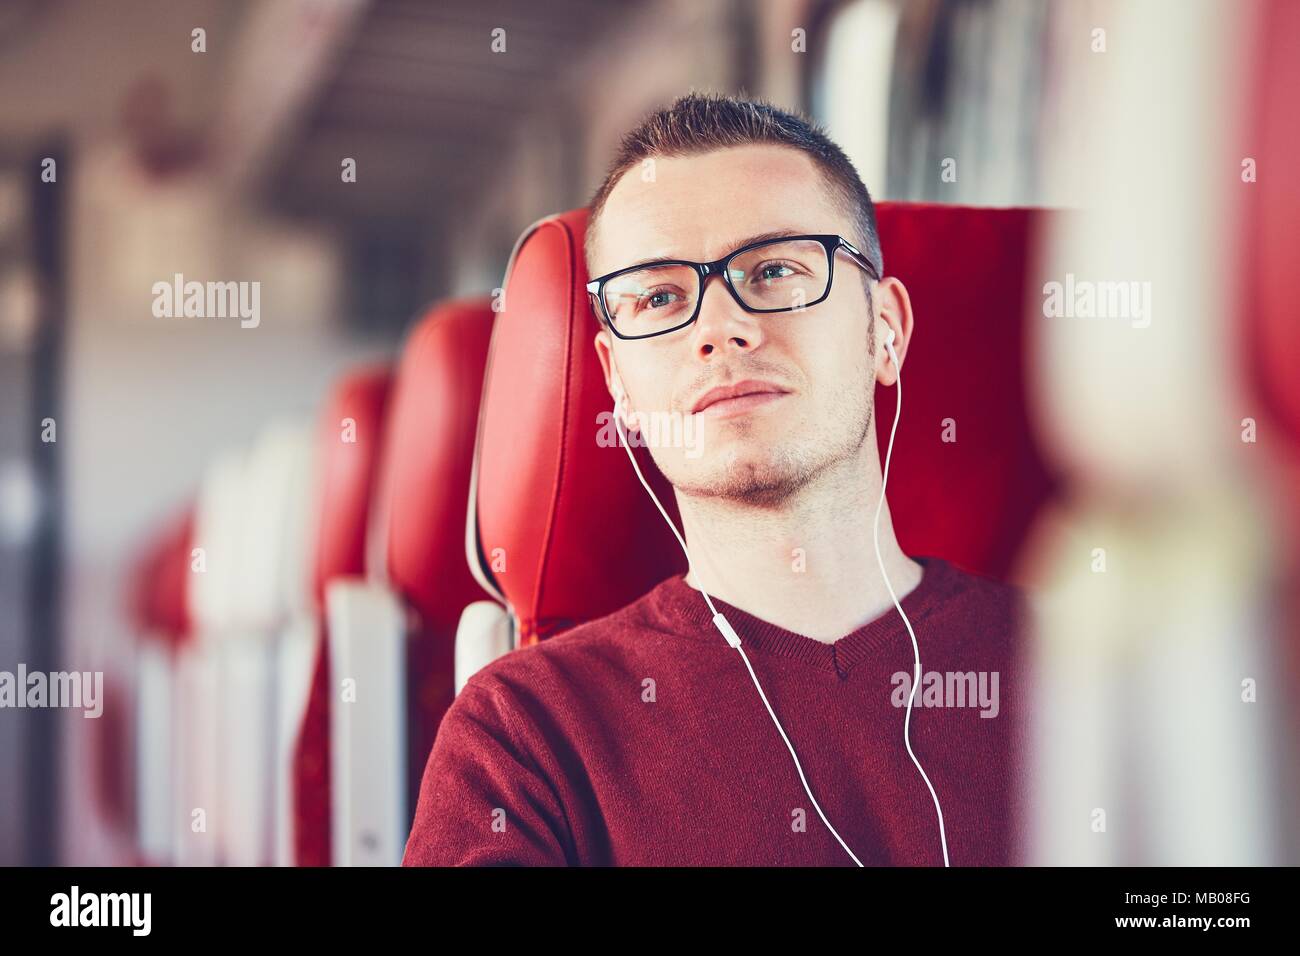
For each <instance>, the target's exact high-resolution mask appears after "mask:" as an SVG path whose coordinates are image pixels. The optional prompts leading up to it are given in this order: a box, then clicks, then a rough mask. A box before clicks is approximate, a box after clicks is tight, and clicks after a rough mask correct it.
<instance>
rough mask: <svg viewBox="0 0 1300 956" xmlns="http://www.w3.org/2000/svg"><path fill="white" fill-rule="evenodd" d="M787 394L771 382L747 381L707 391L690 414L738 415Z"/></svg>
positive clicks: (711, 415)
mask: <svg viewBox="0 0 1300 956" xmlns="http://www.w3.org/2000/svg"><path fill="white" fill-rule="evenodd" d="M787 394H789V393H788V391H787V390H786V389H784V388H782V387H781V386H779V385H777V384H775V383H773V382H763V381H759V380H757V379H747V380H746V381H743V382H737V383H736V384H734V385H723V386H719V387H718V388H711V389H709V390H708V391H707V392H705V393H704V394H703V395H701V396H700V397H699V398H698V399H697V400H696V402H695V404H694V405H693V406H692V407H691V414H693V415H699V414H700V413H701V412H706V413H707V414H708V415H709V416H710V417H727V416H730V415H739V414H743V413H744V412H747V411H749V410H750V409H752V408H757V407H758V406H759V405H766V404H767V403H768V402H772V401H775V400H776V399H778V398H780V397H781V396H782V395H787Z"/></svg>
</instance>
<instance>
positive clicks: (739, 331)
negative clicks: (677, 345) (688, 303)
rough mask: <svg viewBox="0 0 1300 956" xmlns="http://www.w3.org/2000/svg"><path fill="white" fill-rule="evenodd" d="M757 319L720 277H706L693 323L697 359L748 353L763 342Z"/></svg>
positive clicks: (716, 275) (715, 275) (718, 275)
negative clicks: (726, 353)
mask: <svg viewBox="0 0 1300 956" xmlns="http://www.w3.org/2000/svg"><path fill="white" fill-rule="evenodd" d="M760 318H761V316H758V315H754V314H752V313H750V312H746V311H745V310H744V309H742V308H741V307H740V303H739V302H737V301H736V300H735V299H734V298H733V297H732V295H731V291H730V290H729V289H727V287H726V280H724V279H723V277H722V276H721V275H720V274H714V275H710V276H707V277H706V278H705V280H704V292H703V297H702V301H701V302H700V314H699V316H698V317H697V318H696V320H695V349H696V352H697V354H699V355H700V357H701V358H706V357H708V356H710V355H712V354H714V353H715V352H719V351H721V352H723V353H725V352H728V351H732V350H737V351H752V350H753V349H756V348H758V346H759V345H761V344H762V341H763V330H762V328H761V326H760V325H759V323H758V320H759V319H760Z"/></svg>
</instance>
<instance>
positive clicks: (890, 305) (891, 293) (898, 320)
mask: <svg viewBox="0 0 1300 956" xmlns="http://www.w3.org/2000/svg"><path fill="white" fill-rule="evenodd" d="M871 305H872V308H873V309H874V310H875V313H876V323H875V325H876V328H875V337H876V381H878V382H879V383H880V384H881V385H884V386H885V387H889V386H891V385H893V384H895V383H896V382H897V381H898V368H896V367H895V366H894V363H893V361H892V360H891V358H890V356H889V352H888V350H887V349H886V348H885V339H886V338H888V335H889V330H890V329H893V330H894V341H893V346H894V354H895V355H897V356H898V364H899V366H901V365H902V364H903V363H904V362H906V361H907V346H908V344H909V343H910V342H911V340H912V298H911V296H910V295H909V294H908V291H907V286H905V285H903V283H902V282H901V281H899V280H898V279H896V278H895V277H894V276H885V277H884V278H883V279H881V280H880V281H879V282H877V283H876V284H875V286H874V288H873V289H872V290H871Z"/></svg>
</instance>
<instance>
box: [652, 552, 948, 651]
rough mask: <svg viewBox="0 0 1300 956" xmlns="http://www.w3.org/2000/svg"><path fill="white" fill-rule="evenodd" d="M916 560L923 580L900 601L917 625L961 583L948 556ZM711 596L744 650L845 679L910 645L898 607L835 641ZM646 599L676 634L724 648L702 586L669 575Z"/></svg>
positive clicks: (724, 643) (680, 576)
mask: <svg viewBox="0 0 1300 956" xmlns="http://www.w3.org/2000/svg"><path fill="white" fill-rule="evenodd" d="M912 559H913V560H914V561H916V562H917V563H918V564H920V565H921V567H922V574H921V581H920V583H919V584H918V585H917V586H916V587H915V588H913V589H912V590H911V591H910V592H908V593H907V594H906V595H904V596H903V599H902V601H901V604H902V605H903V611H904V612H905V613H906V614H907V618H908V620H909V621H911V622H912V627H913V628H915V627H916V625H917V622H918V621H919V620H920V619H921V618H923V617H925V616H926V615H928V614H929V613H930V611H931V610H933V608H934V607H936V606H937V605H938V604H940V603H942V602H943V601H944V600H945V599H946V598H948V597H950V596H951V595H952V593H953V592H954V591H955V590H956V585H957V583H958V582H957V575H956V571H955V569H954V568H953V566H952V565H951V564H950V563H949V562H947V561H945V560H944V559H943V558H938V557H931V556H918V555H914V556H913V558H912ZM710 597H713V603H714V606H716V607H717V609H718V610H719V611H721V612H722V613H723V614H724V615H725V616H726V618H727V620H728V621H729V622H730V623H731V626H732V627H733V628H735V630H736V633H737V634H739V635H740V640H741V646H742V647H744V648H745V649H747V650H749V649H758V650H760V651H762V652H764V653H767V654H771V655H774V656H777V657H788V658H791V659H792V660H798V661H804V662H806V663H809V664H814V665H817V666H820V667H823V668H825V669H826V670H829V671H834V672H836V673H838V674H839V676H840V677H847V676H848V673H849V671H850V670H851V669H852V668H853V667H854V666H855V665H856V664H858V663H860V662H861V661H863V660H866V659H867V658H869V657H871V656H872V655H873V654H874V653H875V652H876V651H878V650H879V649H880V648H882V647H885V646H886V645H888V644H889V643H890V642H891V641H892V640H894V639H896V638H898V637H899V636H900V635H901V636H902V637H904V638H907V639H908V642H909V644H910V636H909V635H908V633H907V628H906V626H905V625H904V624H903V619H902V618H901V617H899V615H898V609H897V608H894V607H890V608H889V609H888V610H887V611H886V612H885V613H884V614H882V615H881V616H880V617H877V618H875V619H874V620H871V621H868V622H867V623H866V624H864V625H862V626H861V627H859V628H857V629H856V630H854V631H850V632H849V633H848V634H845V635H844V636H843V637H841V638H839V639H838V640H836V641H834V642H833V643H827V642H824V641H818V640H815V639H813V638H811V637H807V636H805V635H803V634H796V633H795V632H793V631H788V630H786V629H785V628H783V627H778V626H777V625H775V624H772V623H771V622H769V621H764V620H763V619H762V618H759V617H756V616H755V615H753V614H750V613H749V612H748V611H744V610H741V609H740V608H738V607H736V606H734V605H732V604H728V603H727V602H726V601H723V600H722V599H721V598H718V597H714V596H713V595H710ZM647 598H648V599H649V602H650V606H651V608H652V609H653V611H654V612H655V614H656V616H658V617H659V618H660V619H661V620H662V621H663V622H664V623H665V624H667V625H670V626H671V627H672V629H673V630H674V631H675V632H676V631H678V630H683V631H685V632H687V633H690V634H692V635H693V636H700V637H705V638H711V639H716V640H717V642H718V643H719V644H720V645H721V646H723V647H725V646H726V641H725V639H724V638H723V636H722V635H721V634H719V633H718V630H717V628H715V627H714V626H713V615H712V614H711V613H710V611H709V606H708V604H706V603H705V601H704V598H703V597H702V596H701V594H700V592H699V591H698V590H696V589H695V588H693V587H691V586H690V585H689V584H687V583H686V577H685V575H683V574H678V575H675V576H673V577H670V578H666V579H665V580H664V581H662V582H660V583H659V584H658V585H657V586H656V587H655V588H654V590H652V591H651V592H650V593H649V594H648V595H647Z"/></svg>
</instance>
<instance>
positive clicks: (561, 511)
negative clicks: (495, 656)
mask: <svg viewBox="0 0 1300 956" xmlns="http://www.w3.org/2000/svg"><path fill="white" fill-rule="evenodd" d="M1045 215H1047V214H1045V213H1043V212H1040V211H1035V210H1026V209H980V208H970V207H957V206H939V205H916V204H905V203H881V204H880V205H879V207H878V220H879V228H880V235H881V243H882V246H883V249H884V256H885V265H886V271H887V272H888V273H889V274H891V275H896V276H899V277H900V278H901V279H902V280H903V282H904V284H906V285H907V287H908V289H909V291H910V292H911V296H912V301H913V304H914V306H915V313H916V327H915V331H914V338H913V345H912V347H911V349H910V350H909V353H908V359H907V363H906V370H905V372H904V378H905V380H906V381H905V382H904V387H905V388H906V389H907V393H906V395H905V397H904V403H903V404H904V407H903V415H902V420H901V421H900V423H899V429H898V435H897V438H896V441H895V447H894V457H893V463H892V465H891V470H890V480H889V499H890V507H891V511H892V513H893V516H894V521H895V525H896V528H897V532H898V537H899V540H900V542H901V543H902V545H903V547H904V549H905V550H907V551H909V552H910V553H913V554H935V555H939V556H942V557H945V558H948V559H949V560H951V561H953V562H954V563H956V564H957V565H959V566H962V567H965V568H967V569H969V570H972V571H978V572H982V573H986V574H989V575H992V576H995V577H997V576H1002V575H1005V574H1006V572H1007V570H1008V568H1009V566H1010V563H1011V559H1012V556H1013V555H1014V554H1015V552H1016V549H1017V546H1018V545H1019V542H1020V540H1021V538H1022V537H1023V535H1024V533H1025V531H1026V530H1027V528H1028V527H1029V525H1030V522H1031V520H1032V518H1033V515H1034V514H1035V512H1036V511H1037V510H1038V509H1039V507H1041V505H1042V504H1043V503H1044V501H1045V500H1046V499H1047V498H1048V497H1049V496H1050V495H1051V494H1052V493H1053V490H1054V488H1055V485H1056V482H1055V480H1054V479H1053V478H1052V477H1051V475H1050V474H1049V472H1048V470H1047V468H1046V466H1045V464H1044V458H1043V456H1042V454H1041V453H1040V451H1039V449H1038V447H1037V444H1036V443H1035V440H1034V437H1033V434H1032V431H1031V427H1030V418H1029V413H1028V410H1027V408H1026V390H1025V376H1024V374H1023V372H1024V368H1023V365H1024V353H1025V347H1024V342H1025V340H1026V323H1025V315H1026V311H1025V309H1024V308H1022V306H1023V304H1024V302H1025V298H1024V293H1025V292H1026V291H1028V290H1027V288H1026V287H1027V286H1028V285H1032V284H1033V283H1032V280H1031V279H1030V276H1029V268H1030V266H1029V262H1030V258H1031V257H1030V253H1031V249H1032V244H1033V237H1034V234H1035V230H1036V229H1037V228H1038V227H1039V225H1040V221H1041V220H1042V219H1043V218H1044V216H1045ZM585 225H586V212H585V210H574V211H571V212H567V213H564V214H562V215H558V216H554V217H551V218H549V219H545V220H543V221H541V222H540V223H538V224H536V225H534V226H533V227H531V228H530V229H529V230H528V231H527V232H526V233H525V235H524V236H523V237H522V238H521V240H520V244H519V246H518V248H517V251H516V255H515V257H514V261H513V264H512V268H511V270H510V273H509V275H508V276H507V280H506V287H505V308H504V310H503V311H502V314H501V315H500V317H499V318H498V320H497V330H496V334H495V336H494V337H493V342H492V355H491V358H490V362H489V369H488V381H487V385H486V388H485V391H484V396H483V408H482V412H481V414H482V422H481V426H480V427H481V434H480V439H479V445H478V476H477V486H476V494H475V499H474V507H475V516H474V518H475V522H476V525H475V527H476V528H477V537H478V550H479V552H480V555H479V561H480V566H481V567H482V569H483V573H484V574H486V575H489V576H490V579H491V581H492V582H493V583H494V584H495V585H496V586H497V587H498V588H499V589H500V591H501V592H502V594H503V595H504V596H505V597H506V599H507V600H508V601H509V603H510V605H511V607H512V609H513V611H514V613H515V615H516V617H517V619H518V622H519V628H520V643H521V644H527V643H529V642H532V641H535V640H538V639H541V638H545V637H548V636H550V635H552V634H555V633H557V632H559V631H561V630H563V629H565V628H567V627H570V626H572V625H574V624H576V623H578V622H581V621H584V620H589V619H591V618H594V617H599V616H601V615H603V614H605V613H608V612H610V611H613V610H615V609H617V608H619V607H621V606H623V605H624V604H627V603H628V602H630V601H632V600H634V599H635V598H637V597H638V596H639V595H641V594H643V593H645V592H646V591H647V590H649V589H650V588H651V587H652V586H653V585H654V584H655V583H656V582H658V581H659V580H662V578H664V577H666V576H668V575H669V574H674V573H678V572H680V571H682V570H684V569H685V558H684V557H683V555H682V553H681V550H680V548H679V546H678V544H677V542H676V540H675V539H674V538H673V536H672V533H671V532H670V531H669V530H668V529H667V528H666V527H664V524H663V519H662V517H661V516H660V515H659V514H658V512H657V511H656V510H655V508H654V505H653V503H652V502H651V501H650V499H649V497H648V496H647V495H646V494H645V492H644V490H643V489H642V488H641V486H640V484H639V483H638V482H637V480H636V476H635V474H634V473H633V471H632V469H631V465H630V463H629V462H628V461H627V459H626V453H625V452H624V451H623V450H622V449H621V448H618V447H602V446H601V445H600V444H599V443H598V441H597V436H598V433H599V432H600V419H599V416H600V415H601V413H602V412H607V411H608V410H609V409H610V407H611V405H612V402H611V399H610V397H609V393H608V391H607V390H606V388H605V383H604V377H603V375H602V373H601V369H600V365H599V362H598V361H597V358H596V355H595V351H594V349H593V347H592V338H593V336H594V334H595V332H596V330H597V324H596V318H595V316H594V315H593V313H592V311H591V308H590V305H589V301H588V298H587V295H586V291H585V289H584V285H585V283H586V269H585V265H584V263H583V258H582V244H583V232H584V229H585ZM1008 290H1010V291H1011V294H1010V295H1009V294H1008ZM876 400H877V425H876V431H877V438H878V440H879V442H880V449H881V460H882V461H883V459H884V453H885V448H886V444H887V442H888V439H889V428H890V426H891V425H892V423H893V415H894V409H895V404H894V402H895V397H894V390H893V389H879V388H878V389H877V391H876ZM945 418H952V419H955V420H956V424H957V435H958V441H957V442H955V443H945V442H944V441H943V440H942V439H943V420H944V419H945ZM638 454H639V456H640V458H639V460H640V461H641V462H642V466H643V470H645V471H646V474H647V478H648V479H651V480H652V481H654V482H657V485H658V487H656V493H659V494H660V498H661V500H663V501H664V503H665V506H667V507H670V508H671V507H672V503H673V496H672V495H671V494H664V493H663V492H664V491H666V490H668V489H667V488H666V483H665V482H664V480H663V478H662V476H661V475H660V474H659V472H658V470H657V469H655V468H653V466H651V467H649V468H646V467H645V466H646V465H647V464H650V457H649V455H648V454H646V453H645V452H644V451H641V452H639V453H638ZM673 517H674V520H676V518H677V516H676V514H674V515H673ZM679 527H680V524H679ZM494 556H497V557H504V559H505V568H504V570H501V568H500V561H495V562H494ZM494 564H495V565H496V566H495V569H494Z"/></svg>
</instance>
